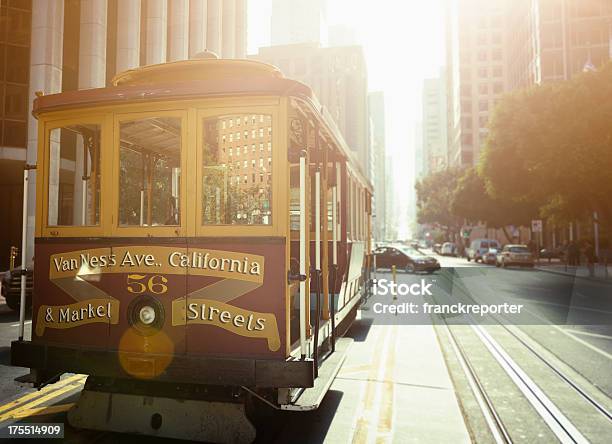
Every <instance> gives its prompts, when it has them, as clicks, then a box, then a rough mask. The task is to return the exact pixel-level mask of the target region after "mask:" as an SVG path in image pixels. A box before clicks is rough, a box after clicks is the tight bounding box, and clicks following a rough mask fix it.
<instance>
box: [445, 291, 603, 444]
mask: <svg viewBox="0 0 612 444" xmlns="http://www.w3.org/2000/svg"><path fill="white" fill-rule="evenodd" d="M462 287H463V286H462V285H461V287H460V289H461V293H462V295H463V296H466V297H468V298H469V299H471V300H472V301H473V302H474V303H476V304H477V303H478V302H477V301H476V300H474V298H473V297H472V296H471V295H470V294H468V292H467V291H465V289H464V288H462ZM455 299H457V298H456V296H455ZM434 301H435V298H434ZM435 302H436V303H438V302H437V301H435ZM440 319H441V320H442V321H443V325H444V327H446V331H447V333H448V338H449V342H450V344H451V347H452V348H453V351H454V352H455V355H456V356H457V359H458V360H459V363H460V365H461V367H462V370H463V372H464V373H465V375H466V377H467V378H468V382H469V384H470V388H471V390H472V393H473V394H474V396H475V397H476V400H477V402H478V404H479V406H480V408H481V410H482V412H483V415H484V417H485V420H486V422H487V425H488V426H489V429H490V430H491V433H492V435H493V438H494V439H495V442H497V443H510V442H512V438H511V436H510V434H509V433H508V431H507V428H506V427H505V425H504V423H503V420H502V418H501V416H500V415H499V413H498V412H497V410H496V409H495V406H494V403H493V402H492V400H491V398H490V397H489V396H488V394H487V393H486V389H485V388H484V385H483V384H482V382H481V379H480V378H479V376H478V374H477V372H476V371H475V369H474V367H473V365H472V364H471V363H470V360H469V357H468V356H467V353H466V352H465V349H464V348H463V347H462V346H461V345H460V342H459V341H458V339H457V337H456V335H455V334H454V333H453V331H452V328H451V325H449V323H448V322H447V321H446V319H445V318H444V317H440ZM495 319H496V320H497V321H499V319H498V318H497V317H495ZM470 321H471V322H470V327H471V329H472V330H473V331H474V333H475V334H476V336H477V337H478V338H479V340H480V341H481V342H482V343H483V344H484V345H485V347H486V348H487V350H488V351H489V352H490V354H491V356H492V357H493V358H494V359H495V361H496V362H497V363H498V364H499V365H500V366H501V368H502V369H503V370H504V372H505V373H506V374H507V375H508V376H509V377H510V379H511V380H512V381H513V382H514V383H515V385H516V386H517V388H518V389H519V390H520V391H521V393H522V394H523V396H525V398H526V399H527V400H528V401H529V403H530V404H531V405H532V406H533V407H534V409H535V411H536V412H537V413H538V415H539V416H540V417H541V418H542V420H543V421H544V422H545V423H546V424H547V426H548V427H549V428H550V430H551V431H552V432H553V433H554V434H555V436H556V437H557V439H559V441H560V442H562V443H588V442H589V440H588V439H587V438H585V436H584V435H583V434H582V433H581V432H580V431H579V430H578V428H577V427H576V426H575V425H574V424H573V423H572V422H571V421H570V420H569V419H568V418H567V417H566V416H565V415H564V414H563V412H561V410H560V409H559V408H558V407H557V406H556V405H555V404H554V402H553V401H551V400H550V399H549V398H548V396H547V395H546V394H545V393H544V391H543V390H542V389H540V387H539V386H538V385H537V383H535V382H534V381H533V380H532V379H531V378H530V377H529V376H528V375H527V373H526V372H525V371H524V370H523V369H522V368H521V367H520V365H519V364H517V363H516V362H515V361H514V360H513V359H512V358H511V357H510V356H509V355H508V353H506V352H505V350H504V349H503V347H502V346H501V345H500V344H499V343H498V342H497V341H495V339H493V337H492V336H491V335H490V334H489V333H488V332H487V331H486V329H485V328H484V327H482V326H480V325H478V324H477V323H476V322H475V321H474V319H473V318H471V317H470ZM498 325H499V326H501V327H503V328H504V330H505V331H506V332H508V333H509V334H510V335H511V336H512V337H513V338H514V339H516V340H517V341H518V342H519V343H520V344H521V345H522V346H524V347H526V348H527V350H529V351H530V352H531V353H532V354H533V355H534V356H535V357H536V358H538V360H539V361H540V362H542V363H544V364H545V365H546V366H547V367H548V368H549V369H550V370H551V371H552V372H553V373H554V374H556V375H557V376H558V377H559V378H560V379H561V380H562V381H563V382H564V383H565V384H566V385H567V386H569V387H570V388H571V390H572V391H574V392H576V393H577V394H578V395H579V396H580V397H582V398H583V399H584V400H585V401H587V402H588V403H589V404H590V405H591V406H592V407H593V408H594V409H595V410H596V411H597V412H598V413H599V414H601V415H602V416H604V417H605V418H606V419H607V420H608V421H611V422H612V413H611V412H610V411H609V410H608V409H606V407H605V406H603V405H602V404H601V403H600V402H598V401H597V400H596V399H594V398H593V397H592V396H590V395H589V394H588V393H586V391H585V390H583V389H582V388H581V387H579V386H578V385H577V384H576V383H575V382H573V381H572V380H571V378H569V377H568V376H567V375H566V374H565V373H564V372H563V371H562V370H560V369H559V368H558V367H557V366H555V365H554V364H553V363H552V362H550V360H548V359H546V357H544V356H542V354H541V353H539V352H538V351H537V350H535V349H534V348H533V347H532V346H530V345H529V344H528V343H527V342H526V341H525V340H524V339H522V338H521V337H519V335H517V334H516V333H515V332H513V331H512V330H511V329H510V328H509V327H508V326H507V325H504V324H503V323H502V322H498Z"/></svg>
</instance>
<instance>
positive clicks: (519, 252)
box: [495, 244, 535, 267]
mask: <svg viewBox="0 0 612 444" xmlns="http://www.w3.org/2000/svg"><path fill="white" fill-rule="evenodd" d="M495 265H497V266H498V267H507V266H509V265H520V266H521V267H533V266H534V265H535V261H534V258H533V254H532V253H531V251H529V248H527V245H518V244H510V245H506V246H504V248H503V249H502V250H501V252H500V253H499V254H498V255H497V260H496V262H495Z"/></svg>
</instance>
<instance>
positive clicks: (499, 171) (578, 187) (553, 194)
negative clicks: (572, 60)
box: [480, 64, 612, 224]
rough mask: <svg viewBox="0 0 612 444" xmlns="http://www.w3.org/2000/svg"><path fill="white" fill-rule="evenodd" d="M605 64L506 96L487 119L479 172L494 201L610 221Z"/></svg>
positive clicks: (611, 88) (611, 164) (611, 71)
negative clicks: (488, 130)
mask: <svg viewBox="0 0 612 444" xmlns="http://www.w3.org/2000/svg"><path fill="white" fill-rule="evenodd" d="M610 99H612V64H608V65H607V66H605V67H603V68H602V69H601V70H600V71H598V72H595V73H584V74H582V75H579V76H577V77H576V78H574V79H573V80H571V81H569V82H560V83H549V84H544V85H538V86H534V87H532V88H529V89H526V90H523V91H519V92H515V93H513V94H510V95H507V96H505V97H504V98H503V99H502V100H501V102H500V104H499V105H498V107H497V108H496V110H495V112H494V114H493V117H492V120H491V122H490V126H489V129H490V132H489V137H488V140H487V142H486V145H485V147H484V150H483V153H482V156H481V164H480V173H481V175H482V176H483V178H484V181H485V186H486V189H487V191H488V193H489V194H490V195H491V196H492V197H493V198H494V199H497V200H504V201H510V202H512V203H515V204H525V205H527V206H530V205H532V206H534V207H537V208H538V213H539V214H540V216H543V217H547V218H552V219H554V220H557V221H569V220H574V219H579V218H585V217H589V216H590V215H591V213H592V212H593V211H598V213H599V215H600V219H602V220H606V221H607V223H608V224H609V223H610V220H612V208H611V200H610V198H609V196H610V195H612V179H611V176H610V173H609V172H610V171H611V170H612V125H610V122H612V100H610Z"/></svg>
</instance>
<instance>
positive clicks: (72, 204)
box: [11, 58, 372, 442]
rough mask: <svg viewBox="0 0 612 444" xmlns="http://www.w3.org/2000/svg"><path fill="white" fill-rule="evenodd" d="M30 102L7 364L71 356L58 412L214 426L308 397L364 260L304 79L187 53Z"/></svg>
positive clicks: (227, 434) (356, 178) (338, 351)
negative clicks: (33, 149)
mask: <svg viewBox="0 0 612 444" xmlns="http://www.w3.org/2000/svg"><path fill="white" fill-rule="evenodd" d="M33 113H34V115H35V116H36V117H37V119H38V126H39V139H38V140H39V148H38V161H37V165H36V170H37V185H36V186H37V192H36V195H37V201H36V233H35V262H34V294H33V297H32V339H31V341H26V340H23V338H20V340H18V341H14V342H13V343H12V347H11V359H12V364H13V365H18V366H23V367H29V368H30V369H31V371H30V374H29V375H25V376H24V377H22V379H21V380H22V381H29V382H32V383H33V384H34V385H35V386H38V387H40V386H42V385H45V384H48V383H51V382H54V381H56V380H58V378H59V377H60V376H61V375H62V374H63V373H82V374H86V375H88V378H87V382H86V384H85V387H84V389H83V391H82V392H81V394H80V399H79V401H78V402H77V403H76V405H75V406H74V407H73V408H72V410H70V411H69V412H68V420H69V422H70V424H71V425H73V426H74V427H78V428H86V429H98V430H112V431H118V432H137V433H143V434H149V435H155V436H163V437H172V438H185V439H193V440H205V441H214V442H227V441H231V442H250V441H252V440H253V439H254V438H255V433H256V430H255V427H254V426H253V422H254V421H253V416H254V415H255V413H253V410H254V407H253V406H260V407H261V406H262V405H266V406H267V407H266V408H275V409H285V410H311V409H315V408H317V407H318V406H319V404H320V403H321V400H322V399H323V396H324V395H325V392H326V391H327V390H328V389H329V387H330V385H331V383H332V381H333V379H334V377H335V375H336V374H337V372H338V370H339V369H340V366H341V365H342V362H343V360H344V358H345V357H346V354H347V353H348V351H349V346H350V342H351V340H350V339H348V338H344V337H343V335H344V333H345V332H346V330H347V328H348V327H349V326H350V325H351V323H352V322H353V320H354V319H355V315H356V311H357V308H358V307H359V303H360V301H361V300H362V297H363V296H364V291H365V287H366V283H367V281H368V279H369V277H368V270H369V265H370V256H369V255H368V254H367V252H369V251H370V250H371V245H370V232H371V204H370V202H371V198H372V188H371V186H370V184H369V182H368V181H367V179H366V178H365V176H364V174H363V173H362V171H361V170H360V168H359V166H358V164H357V163H356V161H355V158H354V155H353V153H352V151H351V150H350V149H349V147H348V146H347V145H346V143H345V142H344V140H343V138H342V136H341V135H340V133H339V131H338V129H337V127H336V126H335V124H334V123H333V121H332V119H331V118H330V116H329V115H328V114H327V113H326V112H325V110H324V109H323V108H322V107H321V105H320V104H319V103H318V102H317V100H316V98H315V97H314V95H313V93H312V91H311V90H310V88H308V87H307V86H305V85H304V84H301V83H299V82H297V81H294V80H290V79H287V78H284V77H283V75H282V73H281V72H280V71H279V70H278V69H277V68H275V67H274V66H271V65H267V64H264V63H261V62H256V61H250V60H218V59H215V58H202V59H194V60H188V61H180V62H173V63H166V64H160V65H151V66H145V67H141V68H138V69H134V70H130V71H126V72H124V73H121V74H119V75H117V76H116V77H115V78H114V79H113V81H112V85H111V86H108V87H105V88H99V89H89V90H79V91H68V92H63V93H59V94H52V95H43V94H38V97H37V98H36V100H35V102H34V110H33ZM21 322H22V325H23V317H22V319H21Z"/></svg>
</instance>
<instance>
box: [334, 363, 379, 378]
mask: <svg viewBox="0 0 612 444" xmlns="http://www.w3.org/2000/svg"><path fill="white" fill-rule="evenodd" d="M371 368H372V364H362V365H353V366H350V367H346V368H344V367H343V368H342V369H340V373H339V376H342V375H345V374H350V373H359V372H365V371H367V370H370V369H371Z"/></svg>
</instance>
